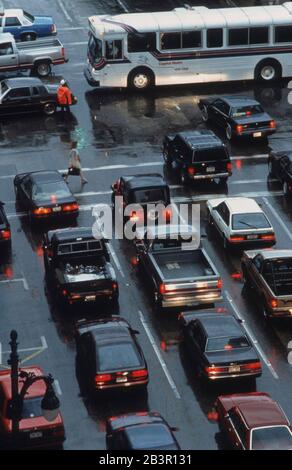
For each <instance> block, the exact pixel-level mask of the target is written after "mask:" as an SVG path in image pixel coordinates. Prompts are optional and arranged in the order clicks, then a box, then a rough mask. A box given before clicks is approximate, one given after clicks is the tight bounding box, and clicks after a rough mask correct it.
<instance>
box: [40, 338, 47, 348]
mask: <svg viewBox="0 0 292 470" xmlns="http://www.w3.org/2000/svg"><path fill="white" fill-rule="evenodd" d="M41 343H42V348H43V349H48V343H47V340H46V338H45V336H41Z"/></svg>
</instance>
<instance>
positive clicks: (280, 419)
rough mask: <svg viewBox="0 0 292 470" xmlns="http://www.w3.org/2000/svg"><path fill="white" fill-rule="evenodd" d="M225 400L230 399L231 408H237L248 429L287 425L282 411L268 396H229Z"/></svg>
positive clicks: (258, 394) (259, 394)
mask: <svg viewBox="0 0 292 470" xmlns="http://www.w3.org/2000/svg"><path fill="white" fill-rule="evenodd" d="M223 398H224V397H223ZM226 398H227V399H228V398H229V399H231V400H232V403H233V406H237V407H238V408H239V410H240V412H241V414H242V416H243V418H244V420H245V421H246V423H247V425H248V427H249V428H256V427H261V426H273V425H274V426H275V425H279V424H282V425H289V422H288V420H287V418H286V416H285V414H284V413H283V410H282V409H281V408H280V406H279V405H278V403H277V402H276V401H274V400H273V399H272V398H271V397H270V396H269V395H268V394H264V393H263V394H261V393H254V394H248V393H246V394H242V395H240V394H238V395H230V396H226Z"/></svg>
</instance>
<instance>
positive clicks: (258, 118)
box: [232, 113, 272, 125]
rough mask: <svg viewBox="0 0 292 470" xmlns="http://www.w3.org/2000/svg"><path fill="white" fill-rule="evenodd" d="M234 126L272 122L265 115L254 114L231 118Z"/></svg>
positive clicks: (269, 117)
mask: <svg viewBox="0 0 292 470" xmlns="http://www.w3.org/2000/svg"><path fill="white" fill-rule="evenodd" d="M232 119H233V121H234V122H235V124H243V125H244V124H254V123H256V122H259V123H261V122H267V121H272V118H271V116H269V114H267V113H262V114H256V115H255V116H243V117H237V118H232Z"/></svg>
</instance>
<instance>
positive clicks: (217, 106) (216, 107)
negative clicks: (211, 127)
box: [212, 99, 228, 127]
mask: <svg viewBox="0 0 292 470" xmlns="http://www.w3.org/2000/svg"><path fill="white" fill-rule="evenodd" d="M227 112H228V105H226V103H225V102H224V101H223V100H221V99H218V100H216V101H214V104H213V116H212V118H213V120H214V122H216V124H217V125H218V126H220V127H225V126H226V120H227V117H228V116H227Z"/></svg>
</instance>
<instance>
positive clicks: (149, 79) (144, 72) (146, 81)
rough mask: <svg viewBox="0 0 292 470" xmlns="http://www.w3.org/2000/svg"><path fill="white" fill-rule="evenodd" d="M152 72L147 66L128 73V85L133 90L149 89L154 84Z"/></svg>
mask: <svg viewBox="0 0 292 470" xmlns="http://www.w3.org/2000/svg"><path fill="white" fill-rule="evenodd" d="M154 81H155V80H154V74H153V72H152V71H151V70H149V69H147V68H143V67H141V68H138V69H135V70H133V71H132V72H131V73H130V74H129V78H128V85H129V87H130V88H132V89H134V90H139V91H143V90H149V88H151V87H152V86H153V85H154Z"/></svg>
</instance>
